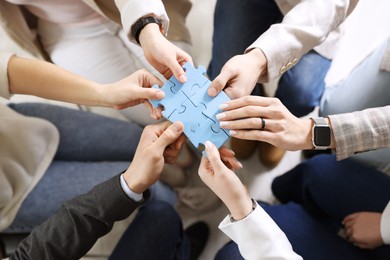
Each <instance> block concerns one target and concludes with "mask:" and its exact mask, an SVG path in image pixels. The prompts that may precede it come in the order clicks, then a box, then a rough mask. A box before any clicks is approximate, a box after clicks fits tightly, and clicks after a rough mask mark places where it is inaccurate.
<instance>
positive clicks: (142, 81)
mask: <svg viewBox="0 0 390 260" xmlns="http://www.w3.org/2000/svg"><path fill="white" fill-rule="evenodd" d="M135 73H136V75H137V76H138V82H139V85H140V86H143V87H144V88H150V87H152V86H153V85H159V86H162V85H163V82H162V81H161V80H160V79H159V78H157V77H156V76H154V75H153V74H152V73H150V72H149V71H147V70H145V69H142V70H138V71H137V72H135Z"/></svg>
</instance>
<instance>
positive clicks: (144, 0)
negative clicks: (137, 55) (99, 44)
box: [95, 0, 192, 83]
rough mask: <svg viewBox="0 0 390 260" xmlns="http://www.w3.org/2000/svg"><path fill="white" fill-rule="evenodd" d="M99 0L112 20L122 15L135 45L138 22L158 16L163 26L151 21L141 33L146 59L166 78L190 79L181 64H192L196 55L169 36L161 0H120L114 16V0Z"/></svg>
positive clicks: (100, 5)
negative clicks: (133, 28) (178, 44)
mask: <svg viewBox="0 0 390 260" xmlns="http://www.w3.org/2000/svg"><path fill="white" fill-rule="evenodd" d="M95 1H96V2H97V3H98V6H99V7H100V9H101V10H102V11H103V13H105V14H106V16H108V17H110V18H111V19H114V20H117V18H118V15H120V20H121V23H122V26H123V29H124V31H125V32H126V34H127V35H128V37H129V39H130V41H132V42H133V43H135V44H137V42H136V39H135V38H134V35H133V34H132V33H131V32H132V27H133V25H134V24H135V23H136V21H137V20H138V19H139V18H142V17H146V16H153V17H155V18H158V19H159V20H160V21H161V27H160V26H158V25H157V24H148V25H146V26H145V27H144V28H143V29H142V30H141V32H140V35H139V43H140V45H141V46H142V48H143V50H144V55H145V58H146V59H147V61H148V62H149V63H150V64H151V65H152V66H153V67H154V68H156V70H157V71H159V72H160V73H161V74H162V75H164V77H165V78H166V79H168V78H170V77H171V76H172V75H174V76H175V77H176V78H177V79H178V80H179V81H180V82H182V83H184V82H185V81H186V80H187V78H186V74H185V72H184V70H183V68H182V67H181V64H184V63H185V62H188V61H189V62H191V63H192V58H191V57H190V55H188V54H187V53H186V52H184V51H183V50H181V49H180V48H178V47H176V46H175V45H173V44H172V43H171V42H170V41H168V40H167V39H166V38H165V37H166V36H167V31H168V26H169V18H168V16H167V13H166V11H165V8H164V4H163V3H162V1H161V0H156V1H155V0H131V1H129V0H116V1H115V4H116V7H117V10H119V14H117V15H112V13H113V12H114V13H115V10H112V9H113V3H112V1H101V0H95ZM110 10H111V12H110Z"/></svg>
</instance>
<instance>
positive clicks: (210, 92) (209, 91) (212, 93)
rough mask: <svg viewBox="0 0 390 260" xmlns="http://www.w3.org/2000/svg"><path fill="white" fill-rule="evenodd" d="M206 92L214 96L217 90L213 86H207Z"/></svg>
mask: <svg viewBox="0 0 390 260" xmlns="http://www.w3.org/2000/svg"><path fill="white" fill-rule="evenodd" d="M208 94H209V96H212V97H214V96H216V95H217V90H216V89H215V88H213V87H211V88H209V90H208Z"/></svg>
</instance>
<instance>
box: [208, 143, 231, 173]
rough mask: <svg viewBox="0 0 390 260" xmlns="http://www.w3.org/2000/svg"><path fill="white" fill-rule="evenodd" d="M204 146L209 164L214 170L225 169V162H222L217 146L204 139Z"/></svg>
mask: <svg viewBox="0 0 390 260" xmlns="http://www.w3.org/2000/svg"><path fill="white" fill-rule="evenodd" d="M205 148H206V150H205V151H206V153H207V156H208V158H209V161H210V164H211V166H212V167H213V169H214V171H215V172H221V171H224V170H226V169H227V167H226V166H225V164H223V162H222V160H221V156H220V154H219V151H218V149H217V147H215V145H214V144H213V143H212V142H210V141H206V142H205Z"/></svg>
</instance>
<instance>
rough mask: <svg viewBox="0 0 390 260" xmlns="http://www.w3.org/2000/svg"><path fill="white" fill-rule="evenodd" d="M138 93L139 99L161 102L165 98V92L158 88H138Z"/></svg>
mask: <svg viewBox="0 0 390 260" xmlns="http://www.w3.org/2000/svg"><path fill="white" fill-rule="evenodd" d="M136 91H137V93H136V96H137V97H138V98H143V99H152V100H160V99H163V98H164V97H165V93H164V91H162V90H160V89H156V88H137V89H136Z"/></svg>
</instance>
